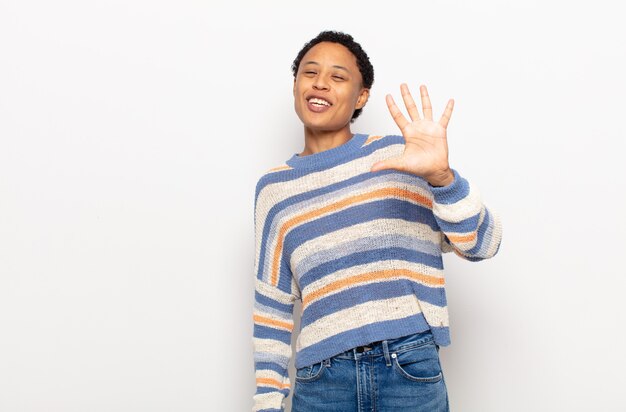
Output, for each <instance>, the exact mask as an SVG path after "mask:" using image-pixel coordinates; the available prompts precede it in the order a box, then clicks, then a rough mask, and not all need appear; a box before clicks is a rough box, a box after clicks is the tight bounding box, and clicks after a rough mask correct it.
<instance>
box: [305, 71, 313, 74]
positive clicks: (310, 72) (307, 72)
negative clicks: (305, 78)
mask: <svg viewBox="0 0 626 412" xmlns="http://www.w3.org/2000/svg"><path fill="white" fill-rule="evenodd" d="M304 74H315V72H314V71H313V70H307V71H305V72H304Z"/></svg>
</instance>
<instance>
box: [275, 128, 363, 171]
mask: <svg viewBox="0 0 626 412" xmlns="http://www.w3.org/2000/svg"><path fill="white" fill-rule="evenodd" d="M367 136H368V135H366V134H363V133H355V134H354V135H353V136H352V137H351V138H350V139H349V140H348V141H346V142H344V143H343V144H340V145H339V146H335V147H333V148H330V149H327V150H323V151H321V152H317V153H313V154H310V155H305V156H300V155H298V153H294V154H293V156H291V158H290V159H289V160H287V164H288V165H289V166H291V167H293V168H300V167H311V166H316V167H319V166H327V165H330V164H332V163H336V162H338V161H339V160H341V159H343V158H344V157H346V156H348V155H350V154H351V153H354V151H355V150H356V149H357V148H359V147H361V146H363V143H365V139H366V138H367Z"/></svg>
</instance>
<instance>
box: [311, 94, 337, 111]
mask: <svg viewBox="0 0 626 412" xmlns="http://www.w3.org/2000/svg"><path fill="white" fill-rule="evenodd" d="M306 100H307V107H308V108H309V110H310V111H312V112H314V113H323V112H325V111H326V110H328V109H329V108H330V106H332V105H333V104H332V103H331V102H329V101H328V100H326V99H323V98H321V97H318V96H310V97H307V98H306Z"/></svg>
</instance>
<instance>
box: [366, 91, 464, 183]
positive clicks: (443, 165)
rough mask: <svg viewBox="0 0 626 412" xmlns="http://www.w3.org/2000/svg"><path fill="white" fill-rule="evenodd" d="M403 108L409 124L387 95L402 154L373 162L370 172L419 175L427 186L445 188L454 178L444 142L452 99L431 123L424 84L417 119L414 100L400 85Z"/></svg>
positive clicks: (446, 143) (452, 105)
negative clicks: (403, 144) (398, 171)
mask: <svg viewBox="0 0 626 412" xmlns="http://www.w3.org/2000/svg"><path fill="white" fill-rule="evenodd" d="M400 90H401V92H402V99H403V100H404V105H405V106H406V109H407V111H408V113H409V117H410V118H411V121H408V120H407V119H406V118H405V117H404V115H403V114H402V112H401V111H400V109H398V106H397V105H396V103H395V102H394V100H393V97H391V95H387V107H388V108H389V112H390V113H391V116H392V117H393V119H394V121H395V122H396V124H397V125H398V127H399V128H400V131H401V132H402V136H403V137H404V142H405V146H404V152H403V153H402V155H400V156H397V157H394V158H390V159H386V160H383V161H380V162H377V163H375V164H374V165H373V166H372V168H371V171H372V172H375V171H378V170H384V169H397V170H401V171H404V172H409V173H413V174H415V175H417V176H421V177H423V178H424V179H426V180H427V181H429V182H430V183H431V184H435V185H438V186H439V185H446V184H448V183H450V182H451V181H452V180H453V179H454V175H453V174H452V171H451V170H450V166H449V164H448V140H447V132H446V129H447V127H448V122H449V121H450V117H451V116H452V109H453V107H454V100H453V99H450V100H448V104H447V105H446V108H445V110H444V113H443V114H442V115H441V118H440V119H439V121H438V122H434V121H433V111H432V107H431V104H430V98H429V97H428V90H427V89H426V86H425V85H422V86H420V95H421V98H422V109H423V112H424V117H423V118H421V117H420V114H419V111H418V108H417V106H416V105H415V101H414V100H413V97H412V96H411V93H410V92H409V88H408V86H407V85H406V84H404V83H403V84H402V85H401V86H400Z"/></svg>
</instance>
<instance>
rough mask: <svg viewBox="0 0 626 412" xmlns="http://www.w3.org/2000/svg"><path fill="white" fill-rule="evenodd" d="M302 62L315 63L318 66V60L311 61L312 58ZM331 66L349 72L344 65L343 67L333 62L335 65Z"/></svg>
mask: <svg viewBox="0 0 626 412" xmlns="http://www.w3.org/2000/svg"><path fill="white" fill-rule="evenodd" d="M304 64H316V65H318V66H319V63H318V62H316V61H313V60H309V61H308V62H305V63H304ZM333 67H334V68H336V69H341V70H345V71H347V72H348V73H350V70H348V69H347V68H345V67H343V66H339V65H337V64H335V65H333Z"/></svg>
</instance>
